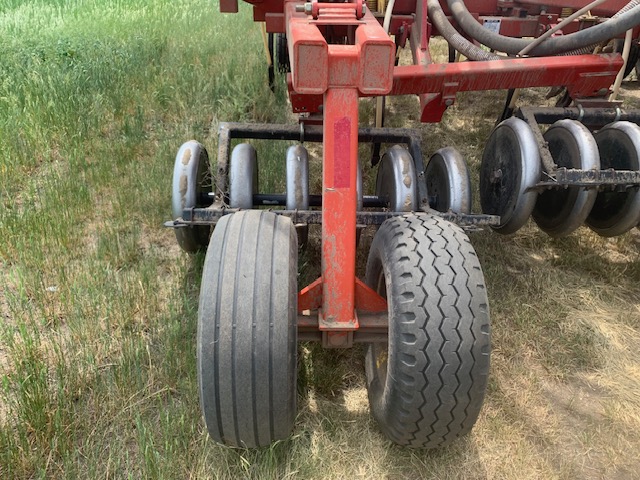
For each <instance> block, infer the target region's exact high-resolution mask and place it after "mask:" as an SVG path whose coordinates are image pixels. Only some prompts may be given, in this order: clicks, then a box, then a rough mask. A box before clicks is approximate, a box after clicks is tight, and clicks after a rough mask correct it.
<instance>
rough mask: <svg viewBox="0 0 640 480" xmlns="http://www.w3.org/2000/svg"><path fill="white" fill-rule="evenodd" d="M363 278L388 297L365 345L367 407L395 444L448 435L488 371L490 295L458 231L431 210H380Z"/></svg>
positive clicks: (456, 429)
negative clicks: (380, 325)
mask: <svg viewBox="0 0 640 480" xmlns="http://www.w3.org/2000/svg"><path fill="white" fill-rule="evenodd" d="M366 279H367V283H368V285H369V286H371V287H372V288H374V289H375V290H377V291H378V292H379V293H380V294H382V295H385V296H386V298H387V302H388V305H389V340H388V344H371V345H370V346H369V349H368V351H367V357H366V363H365V366H366V372H367V385H368V392H369V402H370V405H371V410H372V413H373V416H374V417H375V419H376V420H377V422H378V424H379V425H380V427H381V429H382V431H383V432H384V433H385V434H386V435H387V436H388V437H389V438H390V439H391V440H393V441H394V442H396V443H398V444H400V445H406V446H410V447H415V448H434V447H441V446H444V445H447V444H449V443H451V442H452V441H453V440H455V439H456V438H458V437H460V436H462V435H464V434H466V433H468V432H469V431H470V430H471V428H472V427H473V425H474V424H475V422H476V419H477V417H478V414H479V412H480V409H481V407H482V402H483V399H484V393H485V389H486V385H487V379H488V373H489V355H490V325H489V304H488V300H487V292H486V288H485V282H484V276H483V274H482V269H481V268H480V263H479V261H478V257H477V256H476V253H475V251H474V249H473V247H472V246H471V243H470V241H469V239H468V237H467V235H466V234H465V233H464V232H463V231H462V230H461V229H460V228H459V227H458V226H456V225H453V224H451V223H449V222H447V221H445V220H442V219H441V218H438V217H432V216H427V215H405V216H402V217H394V218H392V219H389V220H387V221H386V222H384V223H383V224H382V226H381V228H380V230H379V231H378V233H377V234H376V236H375V238H374V240H373V242H372V245H371V250H370V253H369V259H368V262H367V278H366Z"/></svg>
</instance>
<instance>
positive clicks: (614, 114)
mask: <svg viewBox="0 0 640 480" xmlns="http://www.w3.org/2000/svg"><path fill="white" fill-rule="evenodd" d="M530 115H532V116H533V117H534V118H535V119H536V122H538V123H542V124H544V125H550V124H552V123H554V122H556V121H558V120H562V119H565V118H567V119H569V120H577V121H579V122H581V123H583V124H584V125H587V126H597V127H600V126H603V125H606V124H608V123H612V122H618V121H628V122H633V123H640V110H629V111H627V110H624V109H622V108H619V107H617V106H615V105H612V106H611V107H604V108H603V107H586V108H585V107H583V106H581V107H571V108H561V107H522V108H520V109H519V110H517V111H516V112H515V116H517V117H519V118H522V119H523V120H525V119H526V118H525V117H526V116H530Z"/></svg>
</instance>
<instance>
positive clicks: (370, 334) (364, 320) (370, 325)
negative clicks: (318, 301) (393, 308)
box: [298, 311, 388, 347]
mask: <svg viewBox="0 0 640 480" xmlns="http://www.w3.org/2000/svg"><path fill="white" fill-rule="evenodd" d="M358 321H359V323H360V328H359V329H358V330H356V331H354V332H336V333H349V334H351V338H352V342H353V343H372V342H383V343H384V342H386V341H387V338H388V315H387V313H386V312H384V313H366V312H360V311H358ZM318 325H319V323H318V313H317V312H313V313H311V314H308V315H302V314H298V341H301V342H321V341H322V340H323V333H328V332H321V331H320V330H319V327H318ZM331 346H334V347H335V345H331Z"/></svg>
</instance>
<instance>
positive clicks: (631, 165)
mask: <svg viewBox="0 0 640 480" xmlns="http://www.w3.org/2000/svg"><path fill="white" fill-rule="evenodd" d="M594 137H595V139H596V143H597V144H598V149H599V151H600V166H601V168H602V169H608V168H613V169H615V170H640V127H639V126H638V125H636V124H635V123H631V122H615V123H610V124H609V125H607V126H606V127H604V128H602V129H601V130H599V131H598V132H596V134H595V135H594ZM639 221H640V194H639V193H638V188H637V187H631V188H627V189H622V190H619V189H616V190H614V189H607V190H603V191H601V192H598V195H597V197H596V200H595V203H594V205H593V208H592V209H591V213H590V214H589V216H588V217H587V222H586V223H587V225H588V226H589V228H591V229H592V230H593V231H594V232H596V233H597V234H598V235H601V236H603V237H614V236H616V235H622V234H623V233H625V232H627V231H629V230H631V229H632V228H633V227H635V226H636V225H638V222H639Z"/></svg>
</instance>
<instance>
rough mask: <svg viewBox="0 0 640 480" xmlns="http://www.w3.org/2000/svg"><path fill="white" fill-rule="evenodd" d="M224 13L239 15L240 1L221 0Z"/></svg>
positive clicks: (221, 9) (221, 8)
mask: <svg viewBox="0 0 640 480" xmlns="http://www.w3.org/2000/svg"><path fill="white" fill-rule="evenodd" d="M220 11H221V12H222V13H238V0H220Z"/></svg>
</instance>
